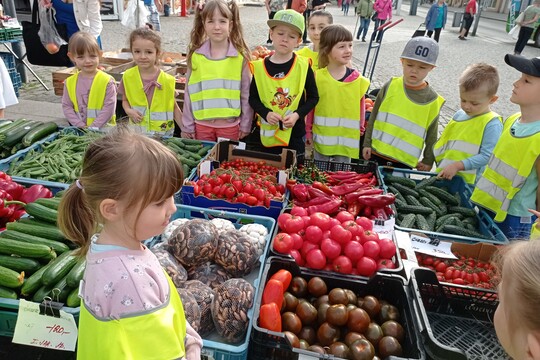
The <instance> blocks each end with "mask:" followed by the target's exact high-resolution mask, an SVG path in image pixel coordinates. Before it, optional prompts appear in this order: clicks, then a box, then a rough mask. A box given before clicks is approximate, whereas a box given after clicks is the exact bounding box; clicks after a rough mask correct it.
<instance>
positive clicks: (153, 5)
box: [144, 0, 163, 31]
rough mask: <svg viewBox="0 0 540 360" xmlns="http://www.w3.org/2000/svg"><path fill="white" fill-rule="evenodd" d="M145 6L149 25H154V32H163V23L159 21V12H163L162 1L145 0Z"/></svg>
mask: <svg viewBox="0 0 540 360" xmlns="http://www.w3.org/2000/svg"><path fill="white" fill-rule="evenodd" d="M144 6H145V7H146V10H148V13H149V15H148V23H150V24H151V25H152V30H154V31H161V22H160V21H159V11H163V3H162V2H161V0H144Z"/></svg>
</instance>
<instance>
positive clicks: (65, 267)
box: [42, 250, 78, 285]
mask: <svg viewBox="0 0 540 360" xmlns="http://www.w3.org/2000/svg"><path fill="white" fill-rule="evenodd" d="M77 260H78V258H77V257H76V256H75V255H73V250H70V251H66V252H65V253H63V254H62V255H60V256H58V257H57V258H56V259H54V260H53V262H52V264H51V266H49V268H48V269H47V270H46V271H45V273H44V274H43V277H42V282H43V284H44V285H54V284H56V283H57V282H58V281H60V279H62V278H63V277H64V276H66V275H67V274H68V273H69V271H70V270H71V269H72V268H73V267H74V266H75V264H76V263H77Z"/></svg>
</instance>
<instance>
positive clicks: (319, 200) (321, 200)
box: [302, 197, 330, 208]
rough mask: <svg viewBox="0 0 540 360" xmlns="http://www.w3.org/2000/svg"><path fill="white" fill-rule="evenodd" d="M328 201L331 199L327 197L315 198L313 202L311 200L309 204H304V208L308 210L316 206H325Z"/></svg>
mask: <svg viewBox="0 0 540 360" xmlns="http://www.w3.org/2000/svg"><path fill="white" fill-rule="evenodd" d="M328 200H330V198H327V197H316V198H313V199H311V200H309V201H308V202H306V203H304V206H302V207H304V208H308V207H310V206H314V205H321V204H324V203H326V202H327V201H328Z"/></svg>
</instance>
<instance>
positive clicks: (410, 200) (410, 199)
mask: <svg viewBox="0 0 540 360" xmlns="http://www.w3.org/2000/svg"><path fill="white" fill-rule="evenodd" d="M405 199H406V200H407V204H409V205H412V206H422V204H421V203H420V201H418V200H417V198H416V197H414V196H412V195H405Z"/></svg>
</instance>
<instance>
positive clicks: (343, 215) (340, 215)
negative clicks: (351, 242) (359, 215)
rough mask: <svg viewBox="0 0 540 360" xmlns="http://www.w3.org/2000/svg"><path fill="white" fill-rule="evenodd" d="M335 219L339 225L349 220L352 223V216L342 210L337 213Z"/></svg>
mask: <svg viewBox="0 0 540 360" xmlns="http://www.w3.org/2000/svg"><path fill="white" fill-rule="evenodd" d="M335 219H337V220H338V221H339V222H340V223H344V222H345V221H350V220H352V221H354V215H353V214H351V213H350V212H348V211H345V210H343V211H340V212H338V213H337V215H336V216H335Z"/></svg>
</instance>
